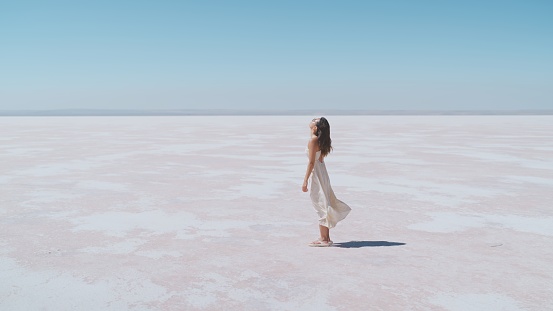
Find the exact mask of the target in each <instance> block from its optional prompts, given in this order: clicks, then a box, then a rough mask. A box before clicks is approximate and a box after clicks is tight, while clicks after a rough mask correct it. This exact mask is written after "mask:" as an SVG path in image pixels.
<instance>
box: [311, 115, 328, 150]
mask: <svg viewBox="0 0 553 311" xmlns="http://www.w3.org/2000/svg"><path fill="white" fill-rule="evenodd" d="M315 125H316V126H317V132H316V133H315V135H317V137H318V140H319V148H320V149H321V155H322V156H323V157H325V156H326V155H328V154H329V153H330V151H331V150H332V139H330V124H329V123H328V120H327V119H326V118H325V117H320V118H319V121H318V122H317V123H316V124H315Z"/></svg>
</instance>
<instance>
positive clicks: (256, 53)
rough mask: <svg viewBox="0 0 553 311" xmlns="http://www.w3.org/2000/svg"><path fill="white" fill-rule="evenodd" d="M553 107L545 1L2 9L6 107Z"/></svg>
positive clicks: (0, 97)
mask: <svg viewBox="0 0 553 311" xmlns="http://www.w3.org/2000/svg"><path fill="white" fill-rule="evenodd" d="M211 108H228V109H386V110H387V109H441V110H454V109H506V110H511V109H553V1H550V0H543V1H540V0H519V1H510V0H501V1H438V0H435V1H432V0H421V1H413V0H403V1H402V0H393V1H383V0H378V1H377V0H374V1H371V0H359V1H348V0H345V1H335V0H332V1H330V0H294V1H286V0H284V1H283V0H278V1H276V0H275V1H259V0H252V1H240V0H237V1H230V0H228V1H210V0H206V1H162V0H160V1H146V0H133V1H115V0H112V1H103V0H100V1H47V0H44V1H25V0H21V1H2V2H1V3H0V110H3V109H211Z"/></svg>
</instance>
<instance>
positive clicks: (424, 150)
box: [0, 116, 553, 311]
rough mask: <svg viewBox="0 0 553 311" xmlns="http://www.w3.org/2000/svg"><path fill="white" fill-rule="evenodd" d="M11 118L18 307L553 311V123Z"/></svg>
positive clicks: (9, 237) (11, 296)
mask: <svg viewBox="0 0 553 311" xmlns="http://www.w3.org/2000/svg"><path fill="white" fill-rule="evenodd" d="M312 117H314V116H306V117H298V116H293V117H290V116H250V117H238V116H236V117H234V116H233V117H229V116H225V117H217V116H210V117H3V118H0V132H1V133H2V135H1V136H0V310H463V311H465V310H487V311H488V310H551V308H553V264H552V263H553V207H552V203H551V202H553V139H552V134H551V133H553V117H552V116H328V119H329V121H330V124H331V126H332V138H333V140H334V152H333V153H332V154H331V155H330V156H329V157H328V158H327V160H326V161H327V168H328V170H329V174H330V177H331V181H332V184H333V187H334V191H335V192H336V195H337V196H338V198H339V199H341V200H342V201H344V202H346V203H348V204H349V205H350V206H351V207H352V209H353V210H352V212H351V213H350V215H349V216H348V218H346V219H345V220H344V221H343V222H341V223H339V224H338V226H337V227H336V228H335V229H333V230H332V231H331V237H332V239H333V240H334V242H335V247H331V248H310V247H308V246H307V244H308V242H310V241H312V240H314V239H316V238H317V216H316V214H315V212H314V210H313V208H312V207H311V203H310V201H309V197H308V195H307V194H305V193H302V192H301V190H300V188H301V182H302V179H303V176H304V173H305V167H306V156H305V154H304V149H305V147H306V143H307V139H308V128H307V123H308V122H309V121H310V120H311V118H312Z"/></svg>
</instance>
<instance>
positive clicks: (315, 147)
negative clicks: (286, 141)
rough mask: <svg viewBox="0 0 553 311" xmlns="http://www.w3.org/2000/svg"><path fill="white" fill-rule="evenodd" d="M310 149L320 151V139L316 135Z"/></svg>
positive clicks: (310, 141)
mask: <svg viewBox="0 0 553 311" xmlns="http://www.w3.org/2000/svg"><path fill="white" fill-rule="evenodd" d="M308 147H309V149H310V150H315V151H319V138H318V137H317V136H315V135H313V136H311V139H310V140H309V145H308Z"/></svg>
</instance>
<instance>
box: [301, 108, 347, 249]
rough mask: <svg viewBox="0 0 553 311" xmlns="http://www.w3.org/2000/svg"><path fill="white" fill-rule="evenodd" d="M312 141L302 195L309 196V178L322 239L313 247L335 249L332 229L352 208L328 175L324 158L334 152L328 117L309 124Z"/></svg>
mask: <svg viewBox="0 0 553 311" xmlns="http://www.w3.org/2000/svg"><path fill="white" fill-rule="evenodd" d="M309 128H310V129H311V139H310V140H309V143H308V145H307V156H308V158H309V163H308V164H307V171H306V172H305V178H304V179H303V186H302V191H303V192H307V186H308V181H309V177H311V188H310V191H311V193H310V197H311V202H312V203H313V207H314V208H315V210H316V211H317V214H318V215H319V232H320V235H321V236H320V238H319V239H318V240H316V241H313V242H311V243H310V244H309V246H323V247H324V246H331V245H332V240H330V228H333V227H335V226H336V224H337V223H338V222H339V221H340V220H342V219H344V218H346V216H347V215H348V213H349V212H350V211H351V208H350V207H349V206H348V205H347V204H345V203H344V202H342V201H340V200H338V199H337V198H336V196H335V195H334V191H332V187H331V186H330V178H329V177H328V172H327V171H326V166H325V163H324V158H325V157H326V156H327V155H328V154H329V153H330V151H331V150H332V145H331V143H332V140H331V139H330V124H329V123H328V120H327V119H326V118H324V117H320V118H315V119H313V120H312V121H311V123H309Z"/></svg>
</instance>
